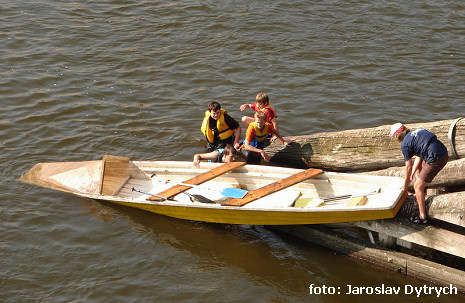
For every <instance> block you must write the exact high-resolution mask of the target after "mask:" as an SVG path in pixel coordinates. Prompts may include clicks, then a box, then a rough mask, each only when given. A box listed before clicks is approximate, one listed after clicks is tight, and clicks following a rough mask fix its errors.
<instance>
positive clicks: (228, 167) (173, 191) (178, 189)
mask: <svg viewBox="0 0 465 303" xmlns="http://www.w3.org/2000/svg"><path fill="white" fill-rule="evenodd" d="M244 165H245V162H229V163H225V164H223V165H220V166H217V167H215V168H213V169H210V170H209V171H206V172H204V173H202V174H200V175H197V176H195V177H193V178H190V179H189V180H186V181H184V182H182V183H185V184H192V185H199V184H202V183H204V182H207V181H209V180H211V179H214V178H216V177H218V176H221V175H224V174H226V173H227V172H230V171H232V170H234V169H236V168H239V167H242V166H244ZM191 188H192V187H190V186H186V185H181V184H177V185H174V186H172V187H170V188H168V189H166V190H164V191H162V192H160V193H158V194H157V196H162V197H166V198H168V199H169V198H172V197H174V196H176V195H178V194H180V193H182V192H185V191H186V190H189V189H191ZM147 200H149V201H160V200H161V199H160V198H158V197H155V196H151V197H149V198H147Z"/></svg>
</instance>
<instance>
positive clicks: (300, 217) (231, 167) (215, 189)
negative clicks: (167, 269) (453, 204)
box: [20, 156, 406, 225]
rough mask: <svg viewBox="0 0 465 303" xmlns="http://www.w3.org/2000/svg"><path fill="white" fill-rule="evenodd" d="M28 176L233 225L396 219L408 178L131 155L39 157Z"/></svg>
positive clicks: (47, 183)
mask: <svg viewBox="0 0 465 303" xmlns="http://www.w3.org/2000/svg"><path fill="white" fill-rule="evenodd" d="M20 180H21V181H24V182H28V183H32V184H36V185H40V186H43V187H47V188H52V189H55V190H59V191H63V192H67V193H71V194H74V195H77V196H81V197H86V198H90V199H95V200H99V201H106V202H109V203H116V204H121V205H126V206H129V207H134V208H138V209H142V210H146V211H150V212H153V213H157V214H162V215H166V216H170V217H175V218H179V219H186V220H195V221H204V222H214V223H229V224H251V225H296V224H320V223H336V222H349V221H362V220H376V219H383V218H392V217H394V216H395V215H396V213H397V212H398V210H399V209H400V207H401V206H402V203H403V202H404V200H405V198H406V193H404V192H403V191H402V190H401V189H400V187H401V186H402V184H403V179H401V178H398V177H385V176H369V175H361V174H345V173H331V172H322V171H321V170H317V169H308V170H301V169H293V168H283V167H274V166H260V165H245V164H244V163H241V162H233V163H227V164H218V163H206V162H202V163H200V166H198V167H195V166H193V165H192V162H180V161H131V160H130V159H129V158H124V157H114V156H105V157H104V158H103V160H97V161H82V162H49V163H39V164H37V165H35V166H34V167H33V168H31V169H30V170H29V171H28V172H27V173H25V174H24V175H23V176H22V177H21V178H20ZM180 183H182V184H180ZM189 184H192V185H198V186H196V187H190V186H189ZM225 188H242V189H245V190H247V191H248V192H247V194H246V195H245V196H244V197H243V198H228V197H225V196H223V195H222V192H224V191H222V189H225ZM202 200H206V201H207V202H214V203H203V202H205V201H203V202H200V201H202Z"/></svg>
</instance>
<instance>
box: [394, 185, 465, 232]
mask: <svg viewBox="0 0 465 303" xmlns="http://www.w3.org/2000/svg"><path fill="white" fill-rule="evenodd" d="M426 212H427V215H428V217H429V218H432V219H436V220H441V221H444V222H448V223H451V224H455V225H458V226H462V227H465V192H456V193H449V194H442V195H437V196H429V197H427V198H426ZM397 216H400V217H406V218H409V217H412V216H418V204H417V203H416V200H415V197H413V196H409V197H408V198H407V199H406V200H405V202H404V204H403V205H402V208H401V209H400V211H399V213H398V214H397Z"/></svg>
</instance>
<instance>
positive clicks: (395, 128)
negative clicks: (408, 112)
mask: <svg viewBox="0 0 465 303" xmlns="http://www.w3.org/2000/svg"><path fill="white" fill-rule="evenodd" d="M405 129H406V127H405V126H404V125H403V124H402V123H399V122H397V123H394V124H393V125H392V126H391V132H390V133H389V137H392V136H394V135H395V134H397V133H400V132H401V131H403V130H405Z"/></svg>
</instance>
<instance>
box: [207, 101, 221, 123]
mask: <svg viewBox="0 0 465 303" xmlns="http://www.w3.org/2000/svg"><path fill="white" fill-rule="evenodd" d="M208 110H209V111H210V117H212V118H213V119H215V120H218V119H219V118H220V115H221V105H220V104H219V103H218V102H215V101H212V102H210V104H208Z"/></svg>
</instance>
